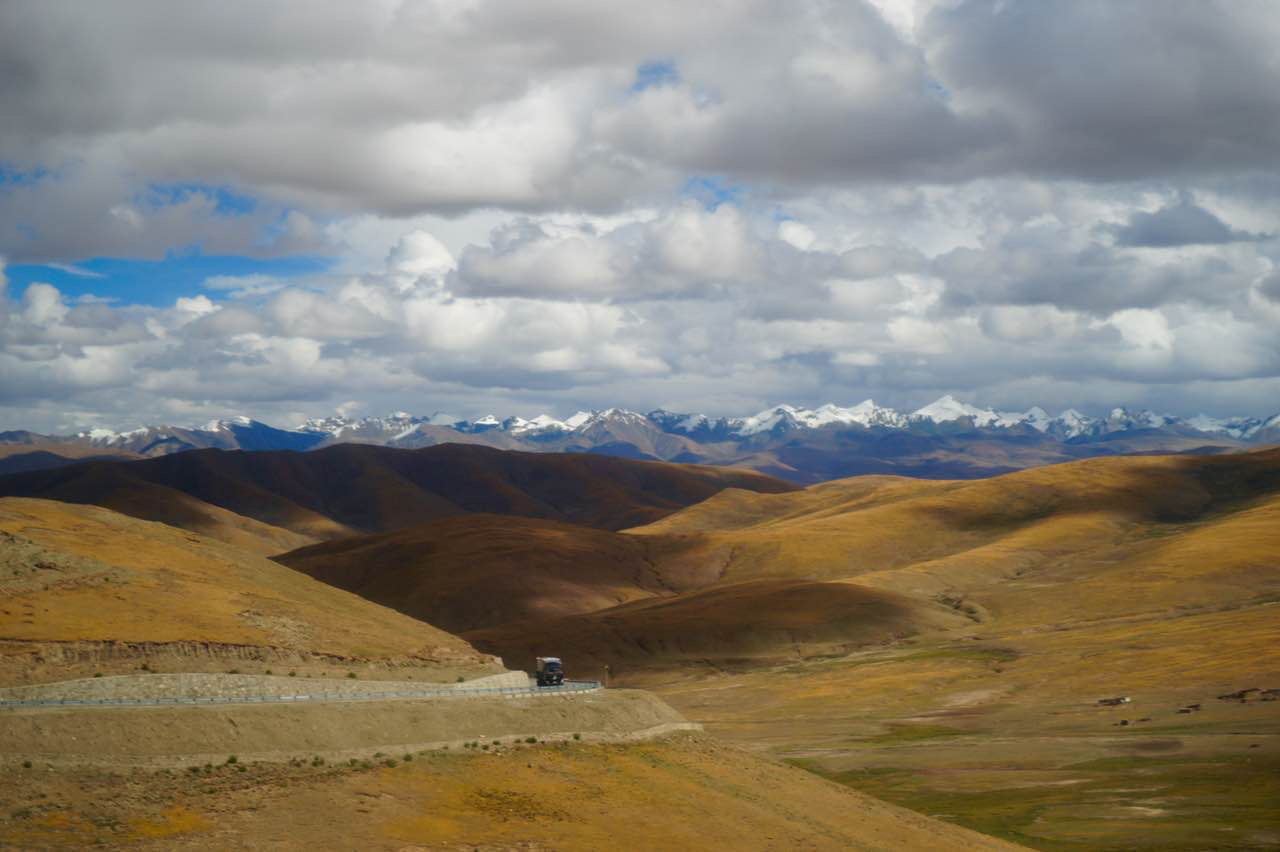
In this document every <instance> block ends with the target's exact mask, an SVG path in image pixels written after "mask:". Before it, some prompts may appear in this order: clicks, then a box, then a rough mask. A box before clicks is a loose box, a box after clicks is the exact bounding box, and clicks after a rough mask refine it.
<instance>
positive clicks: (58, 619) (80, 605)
mask: <svg viewBox="0 0 1280 852" xmlns="http://www.w3.org/2000/svg"><path fill="white" fill-rule="evenodd" d="M0 591H2V593H3V594H2V595H0V597H2V598H3V604H2V605H0V640H3V642H2V644H3V650H4V654H3V660H2V661H0V677H4V678H6V679H8V680H13V679H14V678H18V677H20V676H27V675H32V671H33V670H31V668H30V667H31V666H32V665H35V664H38V663H40V662H41V660H43V661H44V662H45V663H47V665H45V666H44V667H43V668H41V666H39V665H36V668H37V669H39V672H40V673H41V674H40V675H39V676H40V677H41V678H42V679H54V677H55V676H56V675H58V674H68V673H73V671H79V669H77V666H79V667H81V668H83V667H84V666H94V665H100V666H103V667H105V668H107V669H120V668H121V667H126V668H128V667H131V668H134V669H136V668H137V665H138V662H139V659H150V658H151V657H152V656H153V655H159V656H164V655H165V654H168V655H169V656H176V657H181V656H183V655H186V656H188V657H191V659H190V660H188V661H187V662H189V663H191V665H195V666H197V667H199V666H200V665H214V664H218V663H219V661H223V663H225V661H226V660H234V659H237V658H238V659H243V660H246V661H258V662H259V663H261V662H263V661H265V662H266V663H268V664H269V663H270V661H271V660H272V659H277V660H278V661H283V662H286V663H295V664H299V665H304V664H308V663H309V662H315V663H316V664H317V665H322V664H323V663H324V661H326V660H328V661H329V666H330V667H332V666H334V665H339V664H340V661H343V660H350V661H352V662H353V664H355V663H365V662H369V663H384V664H401V663H403V664H405V665H416V666H419V667H423V668H432V667H463V668H466V667H473V668H484V667H486V666H487V667H489V668H492V666H491V665H489V663H488V662H487V660H486V659H485V658H484V657H483V656H482V655H480V654H478V653H477V652H475V651H474V650H473V649H472V648H471V647H470V646H468V645H467V644H466V643H465V642H463V641H462V640H460V639H458V638H457V637H455V636H452V635H450V634H448V633H445V632H443V631H441V630H438V629H436V628H434V627H431V626H429V625H427V624H424V623H422V622H420V621H416V620H414V619H411V618H408V617H406V616H403V615H400V614H399V613H396V612H393V611H391V610H388V609H385V608H383V607H380V606H377V605H376V604H372V603H370V602H368V601H365V600H364V599H362V598H359V597H357V596H355V595H352V594H350V593H348V592H344V591H341V590H339V589H335V588H333V587H332V586H328V585H326V584H324V583H320V582H317V581H315V580H312V579H310V578H309V577H306V576H304V575H302V574H300V573H298V572H296V571H292V570H290V569H288V568H285V567H283V566H281V565H278V564H277V563H275V562H272V561H270V560H268V559H265V558H263V557H261V556H259V555H256V554H253V553H249V552H246V551H243V550H240V549H237V548H235V547H232V546H229V545H227V544H224V543H222V542H219V541H215V540H213V539H209V538H204V537H202V536H199V535H196V534H194V533H191V532H187V531H185V530H180V529H177V528H174V527H170V526H166V525H164V524H159V523H151V522H146V521H139V520H136V519H134V518H130V517H126V516H124V515H120V514H117V513H115V512H111V511H109V510H106V509H101V508H97V507H93V506H80V505H72V504H67V503H59V502H54V501H50V500H30V499H21V498H4V499H0ZM58 649H63V650H61V651H59V650H58ZM255 649H256V650H255ZM77 655H79V656H77ZM79 657H84V659H80V658H79ZM117 658H118V659H117ZM63 664H65V666H63ZM24 667H25V668H24ZM59 667H63V668H65V669H66V670H65V671H60V670H59ZM24 672H25V673H26V674H25V675H24Z"/></svg>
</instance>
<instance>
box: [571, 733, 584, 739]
mask: <svg viewBox="0 0 1280 852" xmlns="http://www.w3.org/2000/svg"><path fill="white" fill-rule="evenodd" d="M573 738H574V739H575V740H580V739H582V734H574V735H573Z"/></svg>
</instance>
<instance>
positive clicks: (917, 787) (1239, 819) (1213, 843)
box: [787, 753, 1280, 852]
mask: <svg viewBox="0 0 1280 852" xmlns="http://www.w3.org/2000/svg"><path fill="white" fill-rule="evenodd" d="M787 762H788V763H790V764H792V765H793V766H797V767H800V768H802V769H806V770H809V771H811V772H814V773H815V774H817V775H821V776H823V777H825V778H828V779H830V780H832V781H836V782H839V783H841V784H845V785H846V786H849V787H852V788H853V789H856V790H859V791H860V792H864V793H868V794H870V795H872V796H875V797H877V798H880V799H884V800H886V801H889V802H893V803H894V804H898V805H903V806H905V807H908V808H911V809H912V810H915V811H919V812H920V813H923V814H928V815H929V816H934V817H938V818H940V819H945V820H947V821H949V822H954V823H957V824H959V825H963V826H966V827H968V828H972V829H974V830H976V831H980V832H982V833H984V834H990V835H992V836H995V837H1000V838H1003V839H1005V840H1010V841H1013V842H1015V843H1021V844H1023V845H1025V846H1029V847H1031V848H1033V849H1041V850H1047V851H1049V852H1058V850H1083V849H1088V850H1122V849H1124V850H1153V852H1154V850H1170V851H1171V852H1174V851H1175V850H1176V852H1190V850H1203V849H1250V848H1257V847H1258V845H1259V844H1260V843H1261V841H1260V840H1259V838H1265V837H1274V836H1277V834H1280V809H1277V808H1276V807H1275V803H1276V802H1277V801H1280V757H1276V756H1274V755H1270V756H1263V755H1257V756H1244V755H1240V754H1238V753H1232V754H1221V755H1213V756H1209V757H1196V758H1178V757H1138V756H1122V757H1110V758H1103V759H1100V760H1090V761H1085V762H1082V763H1076V764H1072V765H1070V766H1066V767H1062V768H1061V769H1059V770H1057V771H1056V773H1055V774H1056V775H1059V776H1060V777H1059V778H1056V779H1052V778H1051V779H1050V783H1029V784H1027V785H1026V786H1009V785H1008V784H1007V780H1006V783H1005V784H1004V785H1002V786H999V787H993V788H992V789H985V790H981V789H978V790H975V789H962V790H961V789H946V784H947V781H946V779H947V778H948V777H951V778H952V779H953V783H956V784H964V783H966V779H965V778H964V777H963V775H955V776H948V774H947V773H945V772H943V773H941V774H933V773H929V772H925V771H919V770H915V769H902V768H886V767H876V768H869V769H854V770H848V771H843V772H838V773H833V772H827V771H824V770H823V769H822V767H821V766H820V765H819V764H818V763H816V762H815V761H812V760H807V759H791V760H788V761H787ZM940 768H943V769H945V767H940ZM1036 775H1037V778H1038V781H1039V782H1043V781H1044V780H1045V779H1044V778H1043V776H1042V775H1041V773H1036ZM1015 777H1016V774H1015ZM1005 778H1006V779H1007V776H1006V777H1005ZM1053 781H1058V782H1062V781H1071V782H1073V783H1067V784H1064V783H1053ZM970 786H972V785H971V784H970Z"/></svg>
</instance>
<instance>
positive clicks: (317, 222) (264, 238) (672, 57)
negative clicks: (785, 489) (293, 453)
mask: <svg viewBox="0 0 1280 852" xmlns="http://www.w3.org/2000/svg"><path fill="white" fill-rule="evenodd" d="M0 115H2V116H3V120H2V121H0V263H2V264H3V266H0V269H2V270H3V271H2V273H0V281H2V282H3V284H2V285H0V287H2V289H0V428H33V429H38V430H46V431H49V430H52V431H65V430H68V429H75V428H80V427H83V426H89V425H101V426H109V427H117V428H118V427H125V426H131V425H136V424H138V423H140V422H172V423H179V424H184V423H195V422H200V421H202V420H206V419H208V418H210V417H217V416H223V415H227V414H235V413H244V414H249V415H252V416H257V417H260V418H262V419H266V420H268V421H269V422H274V423H277V424H280V425H288V424H290V423H292V422H296V421H297V420H299V419H300V418H302V417H303V416H315V415H324V414H329V413H332V412H334V411H335V410H340V411H343V412H346V413H352V414H365V413H385V412H387V411H390V410H394V409H406V410H409V411H412V412H415V413H431V412H433V411H441V410H442V411H448V412H451V413H454V414H458V415H463V416H467V415H480V414H484V413H487V412H489V411H494V412H497V413H499V414H508V413H512V414H523V415H526V416H529V415H533V414H537V413H540V412H543V411H546V412H549V413H552V414H559V415H565V414H568V413H570V412H572V411H574V410H576V409H578V408H592V407H603V406H608V405H622V406H626V407H630V408H636V409H641V410H647V409H649V408H652V407H659V406H661V407H666V408H669V409H673V410H681V411H688V410H695V411H703V412H706V413H708V414H742V413H748V412H751V411H754V410H757V409H759V408H761V407H763V406H765V405H767V404H772V403H776V402H790V403H793V404H800V405H814V404H820V403H823V402H836V403H840V404H851V403H855V402H858V401H860V400H862V399H864V398H867V397H872V398H874V399H876V400H877V401H878V402H882V403H884V404H889V405H893V406H896V407H900V408H912V407H915V406H918V405H920V404H923V403H925V402H928V401H929V400H931V399H933V398H935V397H937V396H939V395H941V394H942V393H947V392H953V393H955V394H956V395H958V396H959V397H961V398H962V399H965V400H967V401H971V402H975V403H978V404H982V405H993V406H996V407H1001V408H1014V407H1016V408H1025V407H1026V406H1029V405H1032V404H1037V403H1038V404H1041V405H1044V406H1045V407H1047V408H1049V409H1050V410H1051V411H1054V412H1056V411H1057V410H1059V409H1061V408H1064V407H1066V406H1069V405H1070V406H1075V407H1077V408H1080V409H1081V410H1084V411H1087V412H1097V411H1100V410H1104V409H1106V408H1109V407H1111V406H1113V405H1117V404H1126V405H1134V406H1151V407H1155V408H1157V409H1159V410H1164V411H1169V412H1172V413H1181V414H1194V413H1199V412H1205V413H1209V414H1218V415H1223V414H1270V413H1274V412H1276V411H1280V267H1278V266H1277V264H1278V263H1280V15H1278V14H1276V6H1275V4H1274V2H1272V0H1257V2H1250V0H1230V2H1213V0H1147V2H1124V0H1105V2H1101V0H1099V2H1090V0H1078V2H1069V3H1067V2H1063V3H1044V2H1039V0H1034V1H1033V2H1022V0H972V2H971V0H866V2H860V1H859V0H831V2H799V0H787V2H782V0H776V1H771V0H738V1H737V2H735V0H707V2H701V3H688V2H675V0H672V1H671V2H668V0H646V2H644V3H638V2H627V3H624V2H607V0H582V2H579V0H541V2H537V3H529V2H524V1H523V0H512V2H491V1H490V0H423V2H413V0H403V2H401V0H377V2H371V1H370V0H362V2H360V3H350V2H336V0H335V2H332V3H329V4H327V6H326V4H319V3H316V2H312V0H306V2H302V0H298V2H273V3H268V4H264V3H260V2H228V0H220V2H217V3H203V4H179V3H172V2H170V1H169V0H156V2H125V0H120V2H112V3H109V4H108V3H100V2H91V1H90V0H86V2H80V3H76V2H65V3H49V2H44V0H31V1H30V2H25V1H24V0H9V1H8V2H5V3H3V4H0Z"/></svg>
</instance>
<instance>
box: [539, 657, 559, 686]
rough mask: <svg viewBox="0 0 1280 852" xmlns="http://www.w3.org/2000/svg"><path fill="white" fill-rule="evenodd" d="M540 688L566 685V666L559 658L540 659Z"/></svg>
mask: <svg viewBox="0 0 1280 852" xmlns="http://www.w3.org/2000/svg"><path fill="white" fill-rule="evenodd" d="M537 661H538V672H537V677H538V686H560V685H561V684H563V683H564V666H563V665H562V664H561V663H560V658H559V657H538V660H537Z"/></svg>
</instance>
